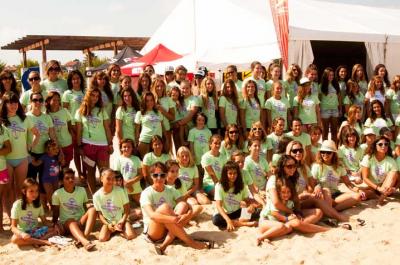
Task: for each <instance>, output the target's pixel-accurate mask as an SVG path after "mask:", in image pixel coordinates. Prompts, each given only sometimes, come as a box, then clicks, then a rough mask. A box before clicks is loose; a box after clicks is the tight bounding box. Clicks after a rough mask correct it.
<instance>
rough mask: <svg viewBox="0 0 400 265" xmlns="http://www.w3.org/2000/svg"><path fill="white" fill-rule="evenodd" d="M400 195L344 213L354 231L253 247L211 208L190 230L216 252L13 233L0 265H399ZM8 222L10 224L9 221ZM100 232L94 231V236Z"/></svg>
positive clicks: (139, 241)
mask: <svg viewBox="0 0 400 265" xmlns="http://www.w3.org/2000/svg"><path fill="white" fill-rule="evenodd" d="M399 198H400V195H399V194H397V195H396V196H395V198H390V199H389V202H388V203H387V204H386V205H384V206H381V207H377V206H376V201H375V200H371V201H368V202H363V203H362V205H361V206H359V207H356V208H353V209H349V210H347V211H345V212H346V213H347V214H351V215H352V216H353V217H352V219H353V218H362V219H364V220H366V225H365V226H359V225H357V224H356V223H355V222H351V224H352V226H353V230H352V231H348V230H344V229H341V228H334V229H331V230H330V231H328V232H325V233H320V234H315V235H306V236H305V235H301V234H298V233H292V234H290V235H288V236H284V237H282V238H278V239H275V240H273V241H271V242H272V244H266V243H265V244H263V245H262V246H261V247H257V246H256V244H255V236H256V233H257V229H256V228H247V227H246V228H239V229H238V230H236V231H234V232H226V231H220V230H218V229H217V228H216V227H215V226H213V224H212V223H211V216H212V213H213V211H214V209H213V206H211V205H210V206H208V207H206V209H205V210H204V211H203V213H202V214H201V215H200V216H199V217H198V218H197V219H196V221H197V225H194V226H191V227H189V228H187V231H188V233H190V234H191V235H193V236H195V237H197V238H207V239H212V240H215V241H216V245H215V249H212V250H200V251H199V250H194V249H191V248H188V247H186V246H184V245H182V244H181V243H179V242H177V243H175V244H173V245H171V246H170V247H168V249H167V251H166V252H167V255H166V256H159V255H157V254H156V252H155V250H154V246H153V244H150V243H148V242H146V241H145V240H144V238H143V235H142V234H141V229H137V230H136V232H137V234H138V237H137V238H135V239H134V240H132V241H126V240H125V239H123V238H121V237H120V236H114V237H112V238H111V240H110V241H109V242H105V243H100V242H98V241H97V240H95V243H96V245H97V246H96V248H97V250H96V251H94V252H90V253H89V252H86V251H85V250H84V249H83V248H80V249H77V248H76V247H75V246H73V245H70V246H66V247H62V248H61V249H57V248H56V247H41V248H39V249H35V248H32V247H24V248H18V247H17V246H15V245H13V244H11V243H10V241H9V238H10V236H11V232H10V231H9V227H8V226H6V231H5V232H3V233H1V234H0V246H1V247H0V264H7V265H8V264H35V265H39V264H57V265H62V264H96V265H100V264H109V265H110V264H112V265H117V264H159V263H163V264H166V265H168V264H171V265H178V264H208V265H209V264H267V263H268V264H385V265H386V264H398V261H397V257H398V253H399V251H400V240H399V238H400V229H399V228H397V221H398V219H399V216H400V204H399ZM6 222H8V220H7V221H6ZM97 235H98V231H95V232H94V233H93V238H94V237H95V236H97Z"/></svg>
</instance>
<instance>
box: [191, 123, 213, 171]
mask: <svg viewBox="0 0 400 265" xmlns="http://www.w3.org/2000/svg"><path fill="white" fill-rule="evenodd" d="M211 135H212V133H211V131H210V130H209V129H208V128H206V127H205V128H203V129H202V130H199V129H197V128H192V129H190V131H189V136H188V141H189V142H191V143H193V146H194V157H195V160H196V165H200V163H201V157H202V156H203V155H204V153H205V152H207V151H208V150H210V148H209V145H208V141H209V140H210V138H211Z"/></svg>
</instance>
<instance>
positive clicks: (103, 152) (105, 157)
mask: <svg viewBox="0 0 400 265" xmlns="http://www.w3.org/2000/svg"><path fill="white" fill-rule="evenodd" d="M83 154H84V155H85V156H87V157H89V158H90V159H91V160H93V161H109V160H110V154H109V153H108V146H106V145H93V144H83Z"/></svg>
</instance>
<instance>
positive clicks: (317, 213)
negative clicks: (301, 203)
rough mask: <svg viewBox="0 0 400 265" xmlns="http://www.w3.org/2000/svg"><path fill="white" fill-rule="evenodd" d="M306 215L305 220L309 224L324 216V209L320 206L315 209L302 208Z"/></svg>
mask: <svg viewBox="0 0 400 265" xmlns="http://www.w3.org/2000/svg"><path fill="white" fill-rule="evenodd" d="M301 211H302V213H303V215H304V222H305V223H309V224H315V223H317V222H318V221H319V220H320V219H321V218H322V216H323V213H322V210H321V209H318V208H314V209H302V210H301Z"/></svg>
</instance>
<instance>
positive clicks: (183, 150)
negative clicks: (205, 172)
mask: <svg viewBox="0 0 400 265" xmlns="http://www.w3.org/2000/svg"><path fill="white" fill-rule="evenodd" d="M183 153H187V154H188V155H189V165H188V166H184V165H183V164H182V160H181V156H182V155H183ZM176 161H178V164H179V167H193V166H195V161H194V158H193V155H192V152H190V150H189V148H187V147H186V146H181V147H179V149H178V151H177V152H176Z"/></svg>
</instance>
